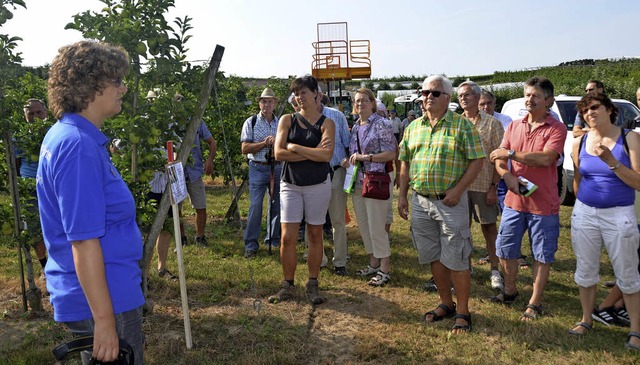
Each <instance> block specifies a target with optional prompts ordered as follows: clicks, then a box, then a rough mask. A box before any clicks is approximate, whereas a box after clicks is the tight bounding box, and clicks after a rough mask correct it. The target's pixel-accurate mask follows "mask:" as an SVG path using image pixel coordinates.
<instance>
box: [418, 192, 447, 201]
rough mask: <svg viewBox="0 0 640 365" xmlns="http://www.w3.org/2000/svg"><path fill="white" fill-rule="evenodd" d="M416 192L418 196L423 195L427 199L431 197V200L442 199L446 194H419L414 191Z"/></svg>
mask: <svg viewBox="0 0 640 365" xmlns="http://www.w3.org/2000/svg"><path fill="white" fill-rule="evenodd" d="M416 194H418V195H420V196H424V197H425V198H427V199H433V200H443V199H444V198H445V197H446V196H447V194H420V193H418V192H417V191H416Z"/></svg>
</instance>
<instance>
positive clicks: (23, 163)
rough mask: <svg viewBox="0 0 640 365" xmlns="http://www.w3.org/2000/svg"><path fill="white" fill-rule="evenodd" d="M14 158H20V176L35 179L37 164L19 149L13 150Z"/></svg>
mask: <svg viewBox="0 0 640 365" xmlns="http://www.w3.org/2000/svg"><path fill="white" fill-rule="evenodd" d="M15 153H16V156H18V157H20V176H21V177H24V178H30V179H35V178H36V171H37V170H38V163H37V162H33V161H31V159H30V158H29V157H28V156H26V154H25V152H24V151H22V150H21V149H20V148H18V147H16V148H15Z"/></svg>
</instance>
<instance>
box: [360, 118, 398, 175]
mask: <svg viewBox="0 0 640 365" xmlns="http://www.w3.org/2000/svg"><path fill="white" fill-rule="evenodd" d="M358 134H360V150H359V151H358ZM395 150H396V138H395V137H394V135H393V127H392V126H391V121H389V120H388V119H385V118H384V117H382V116H380V115H378V114H375V113H374V114H372V115H371V116H370V117H369V118H368V120H367V123H366V124H365V125H360V120H358V121H357V122H356V123H355V124H354V125H353V128H352V129H351V141H350V142H349V155H353V154H354V153H356V152H357V153H360V154H363V155H368V154H377V153H380V152H386V151H395ZM362 163H364V169H365V170H367V171H380V172H382V171H384V167H385V164H386V162H369V161H365V162H362ZM359 170H360V172H359V173H358V184H361V183H362V180H363V172H362V166H359Z"/></svg>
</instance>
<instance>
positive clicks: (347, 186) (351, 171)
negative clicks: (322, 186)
mask: <svg viewBox="0 0 640 365" xmlns="http://www.w3.org/2000/svg"><path fill="white" fill-rule="evenodd" d="M357 179H358V165H349V167H348V168H347V173H346V175H345V177H344V185H342V189H343V190H344V192H345V193H348V194H351V193H353V189H354V188H355V186H356V181H357Z"/></svg>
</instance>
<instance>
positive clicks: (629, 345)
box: [624, 331, 640, 351]
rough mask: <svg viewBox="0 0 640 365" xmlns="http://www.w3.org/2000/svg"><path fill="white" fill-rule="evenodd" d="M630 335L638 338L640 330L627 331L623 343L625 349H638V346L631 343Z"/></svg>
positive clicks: (639, 347)
mask: <svg viewBox="0 0 640 365" xmlns="http://www.w3.org/2000/svg"><path fill="white" fill-rule="evenodd" d="M631 337H635V338H640V332H635V331H631V332H629V334H628V335H627V342H625V343H624V347H625V348H626V349H627V350H635V351H640V346H638V345H634V344H632V343H631Z"/></svg>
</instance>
